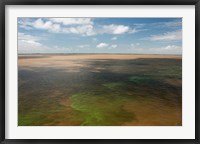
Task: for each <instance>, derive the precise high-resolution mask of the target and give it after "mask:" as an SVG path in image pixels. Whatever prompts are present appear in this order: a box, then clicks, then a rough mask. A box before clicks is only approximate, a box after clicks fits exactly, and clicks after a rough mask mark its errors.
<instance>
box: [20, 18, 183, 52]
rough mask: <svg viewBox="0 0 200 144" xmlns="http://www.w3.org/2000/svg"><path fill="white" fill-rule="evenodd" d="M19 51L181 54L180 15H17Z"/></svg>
mask: <svg viewBox="0 0 200 144" xmlns="http://www.w3.org/2000/svg"><path fill="white" fill-rule="evenodd" d="M18 52H19V53H136V54H181V53H182V19H181V18H18Z"/></svg>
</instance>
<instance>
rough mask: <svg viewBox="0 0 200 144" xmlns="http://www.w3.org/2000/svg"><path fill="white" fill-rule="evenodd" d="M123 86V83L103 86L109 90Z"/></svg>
mask: <svg viewBox="0 0 200 144" xmlns="http://www.w3.org/2000/svg"><path fill="white" fill-rule="evenodd" d="M123 85H124V84H123V83H106V84H103V86H105V87H107V88H109V89H115V88H118V87H121V86H123Z"/></svg>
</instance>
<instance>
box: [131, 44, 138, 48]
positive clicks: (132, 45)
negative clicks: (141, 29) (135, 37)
mask: <svg viewBox="0 0 200 144" xmlns="http://www.w3.org/2000/svg"><path fill="white" fill-rule="evenodd" d="M139 45H140V43H132V44H131V47H132V48H134V47H137V46H139Z"/></svg>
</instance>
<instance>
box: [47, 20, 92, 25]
mask: <svg viewBox="0 0 200 144" xmlns="http://www.w3.org/2000/svg"><path fill="white" fill-rule="evenodd" d="M49 20H51V21H52V22H55V23H62V24H63V25H88V24H93V22H92V19H91V18H50V19H49Z"/></svg>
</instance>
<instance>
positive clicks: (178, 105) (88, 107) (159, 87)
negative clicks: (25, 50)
mask: <svg viewBox="0 0 200 144" xmlns="http://www.w3.org/2000/svg"><path fill="white" fill-rule="evenodd" d="M18 63H19V67H18V88H19V96H18V103H19V107H18V125H19V126H34V125H35V126H39V125H52V126H57V125H62V126H68V125H69V126H70V125H71V126H80V125H86V126H180V125H182V59H181V57H180V56H167V55H165V56H163V55H123V54H121V55H119V54H118V55H114V54H112V55H110V54H69V55H19V60H18Z"/></svg>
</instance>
